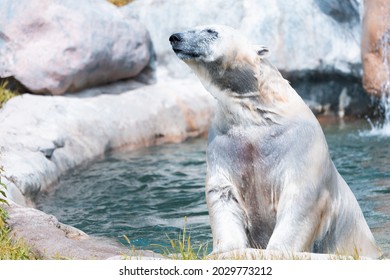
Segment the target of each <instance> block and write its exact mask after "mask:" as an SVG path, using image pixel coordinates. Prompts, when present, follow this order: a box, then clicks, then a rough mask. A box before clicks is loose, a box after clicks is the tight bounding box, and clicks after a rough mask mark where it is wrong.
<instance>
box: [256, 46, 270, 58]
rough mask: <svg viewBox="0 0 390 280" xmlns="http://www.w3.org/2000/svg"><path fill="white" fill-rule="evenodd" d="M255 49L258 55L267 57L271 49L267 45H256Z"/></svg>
mask: <svg viewBox="0 0 390 280" xmlns="http://www.w3.org/2000/svg"><path fill="white" fill-rule="evenodd" d="M255 50H256V53H257V55H258V56H260V57H267V56H268V54H269V50H268V48H267V47H265V46H255Z"/></svg>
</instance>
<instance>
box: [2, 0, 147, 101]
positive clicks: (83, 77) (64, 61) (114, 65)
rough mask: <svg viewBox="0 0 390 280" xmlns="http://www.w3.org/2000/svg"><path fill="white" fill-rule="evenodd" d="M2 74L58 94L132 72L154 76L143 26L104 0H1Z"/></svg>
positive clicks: (37, 89) (34, 88) (36, 90)
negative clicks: (126, 17) (127, 17)
mask: <svg viewBox="0 0 390 280" xmlns="http://www.w3.org/2000/svg"><path fill="white" fill-rule="evenodd" d="M1 6H2V16H1V17H0V77H1V78H5V77H14V78H15V79H16V80H17V81H19V82H20V83H21V84H23V85H24V86H25V87H26V88H27V89H28V90H29V91H30V92H34V93H50V94H53V95H60V94H63V93H64V92H73V91H78V90H80V89H84V88H87V87H91V86H96V85H101V84H106V83H109V82H113V81H117V80H121V79H127V78H131V77H136V76H137V75H139V74H140V73H141V72H142V71H144V72H143V73H146V74H147V75H146V76H145V75H144V76H143V77H142V79H143V81H149V80H152V76H151V72H153V71H152V69H153V67H154V66H153V60H154V51H153V47H152V43H151V41H150V38H149V34H148V32H147V30H146V29H145V28H144V27H143V26H142V25H141V24H140V23H139V22H137V21H136V20H131V19H125V18H124V17H123V16H122V14H121V13H120V12H119V9H118V8H117V7H115V6H114V5H112V4H110V3H108V2H107V1H105V0H85V1H77V0H65V1H64V0H20V1H13V0H2V2H1Z"/></svg>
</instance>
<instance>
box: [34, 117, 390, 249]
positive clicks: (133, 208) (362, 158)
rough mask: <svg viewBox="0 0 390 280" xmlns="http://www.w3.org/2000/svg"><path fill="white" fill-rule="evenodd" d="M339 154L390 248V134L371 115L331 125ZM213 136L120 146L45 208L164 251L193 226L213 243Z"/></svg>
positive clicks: (48, 198)
mask: <svg viewBox="0 0 390 280" xmlns="http://www.w3.org/2000/svg"><path fill="white" fill-rule="evenodd" d="M323 128H324V131H325V134H326V137H327V140H328V144H329V148H330V153H331V156H332V158H333V160H334V163H335V165H336V167H337V168H338V170H339V172H340V173H341V175H342V176H343V177H344V179H345V180H346V181H347V183H348V184H349V186H350V187H351V189H352V191H353V192H354V194H355V195H356V197H357V199H358V201H359V204H360V206H361V207H362V210H363V212H364V215H365V217H366V219H367V222H368V224H369V226H370V228H371V229H372V231H373V233H374V236H375V237H376V239H377V241H378V243H379V245H380V246H381V247H382V249H383V250H384V251H386V252H390V149H389V148H390V138H389V137H383V136H380V135H379V136H378V135H370V134H368V133H365V131H367V130H369V129H370V126H369V124H368V123H367V122H366V121H354V122H336V123H332V124H324V125H323ZM205 149H206V140H205V139H195V140H191V141H187V142H185V143H181V144H170V145H164V146H160V147H149V148H142V149H139V150H136V151H118V152H114V153H111V154H109V155H107V156H106V157H105V158H104V159H103V160H100V161H97V162H95V163H93V164H91V165H89V166H87V167H85V168H79V169H77V170H74V171H73V172H71V173H70V174H68V175H66V176H64V177H63V178H62V180H61V182H60V184H59V185H58V186H57V187H56V188H55V190H54V191H53V192H51V193H48V194H45V195H41V196H40V197H39V198H38V199H37V205H38V208H39V209H41V210H43V211H44V212H46V213H50V214H53V215H55V216H56V217H57V218H58V219H59V220H60V221H61V222H63V223H66V224H70V225H73V226H75V227H77V228H79V229H81V230H83V231H85V232H87V233H88V234H91V235H96V236H104V237H110V238H114V239H116V240H118V241H119V242H122V243H126V241H125V238H124V237H123V236H124V235H125V236H127V237H128V238H129V239H130V240H131V244H132V245H134V246H135V247H136V248H138V249H152V250H155V251H158V250H159V248H160V247H159V246H158V245H157V244H159V245H163V246H168V244H169V238H172V239H175V238H177V237H178V235H179V233H180V231H181V230H182V229H183V227H184V224H185V217H187V218H188V220H187V222H186V227H187V229H188V231H190V234H191V240H192V242H193V243H194V244H195V245H196V244H198V245H199V244H205V243H209V248H210V249H211V247H212V244H211V240H212V237H211V230H210V225H209V219H208V212H207V208H206V203H205V194H204V183H205V176H206V174H205V172H206V163H205V157H206V153H205Z"/></svg>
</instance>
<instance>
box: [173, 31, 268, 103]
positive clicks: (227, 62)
mask: <svg viewBox="0 0 390 280" xmlns="http://www.w3.org/2000/svg"><path fill="white" fill-rule="evenodd" d="M169 41H170V43H171V45H172V49H173V51H174V52H175V53H176V55H177V56H178V57H179V58H180V59H181V60H183V61H184V62H185V63H186V64H188V66H190V67H191V68H192V69H193V71H194V72H195V73H196V74H197V76H198V77H199V79H200V80H201V81H202V83H203V84H204V85H205V87H206V88H207V89H208V90H209V91H210V92H211V93H213V95H214V96H215V95H218V92H226V91H228V92H229V93H230V95H238V94H239V95H241V96H242V95H243V94H249V93H251V92H256V91H257V89H258V81H257V76H258V70H257V65H259V62H260V60H261V59H262V58H264V57H265V56H266V55H267V53H268V49H267V48H266V47H264V46H257V45H253V44H251V43H250V42H249V41H248V40H247V39H246V38H245V37H244V36H242V35H241V34H240V33H239V32H238V31H237V30H235V29H233V28H231V27H228V26H221V25H211V26H199V27H195V28H194V29H192V30H189V31H185V32H181V33H175V34H172V35H171V36H170V37H169ZM215 97H217V96H215Z"/></svg>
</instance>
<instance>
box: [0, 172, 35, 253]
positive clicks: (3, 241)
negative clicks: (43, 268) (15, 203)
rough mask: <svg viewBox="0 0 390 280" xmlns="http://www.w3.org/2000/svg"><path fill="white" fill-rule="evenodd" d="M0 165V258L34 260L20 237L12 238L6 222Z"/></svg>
mask: <svg viewBox="0 0 390 280" xmlns="http://www.w3.org/2000/svg"><path fill="white" fill-rule="evenodd" d="M2 172H3V169H2V168H1V167H0V260H35V259H38V258H37V257H36V256H35V255H34V254H33V253H32V251H31V249H30V248H29V247H28V246H27V245H26V244H25V242H24V241H23V240H21V239H19V240H14V238H12V235H11V229H10V228H9V226H8V224H7V218H8V213H7V211H6V210H5V209H4V208H3V205H8V202H7V200H6V199H5V198H6V193H5V191H6V189H7V187H6V185H5V184H4V183H2V182H1V173H2Z"/></svg>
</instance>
